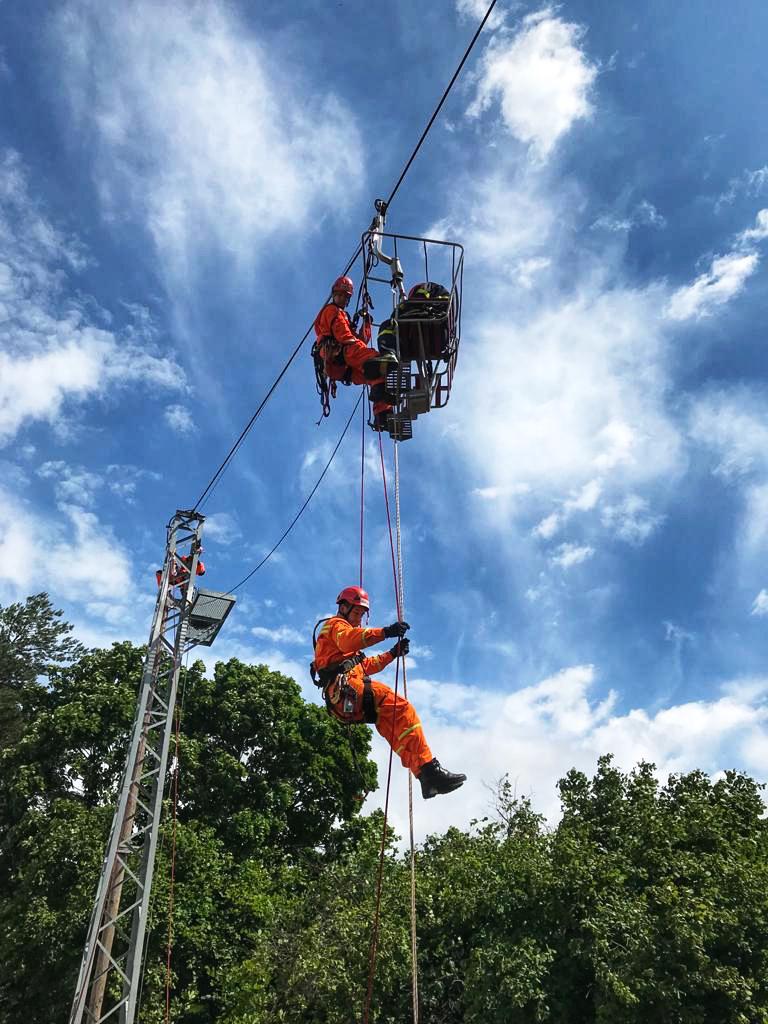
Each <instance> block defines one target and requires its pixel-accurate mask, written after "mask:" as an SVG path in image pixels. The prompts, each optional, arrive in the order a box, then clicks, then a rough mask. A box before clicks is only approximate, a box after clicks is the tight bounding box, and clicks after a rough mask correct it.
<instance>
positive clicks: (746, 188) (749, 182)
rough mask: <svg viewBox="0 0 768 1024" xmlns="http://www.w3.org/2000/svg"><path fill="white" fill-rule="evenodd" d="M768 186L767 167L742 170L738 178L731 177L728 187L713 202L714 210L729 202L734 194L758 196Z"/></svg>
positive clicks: (734, 197) (733, 197) (733, 198)
mask: <svg viewBox="0 0 768 1024" xmlns="http://www.w3.org/2000/svg"><path fill="white" fill-rule="evenodd" d="M766 188H768V167H758V168H757V169H756V170H754V171H744V173H743V174H742V175H740V176H739V177H738V178H731V181H730V182H729V185H728V188H727V189H726V191H725V192H723V194H722V195H721V196H719V198H718V199H717V202H716V203H715V210H716V211H717V210H719V209H720V208H721V207H722V206H724V205H726V204H731V203H733V201H734V200H735V199H736V196H738V195H740V194H743V195H747V196H752V197H754V196H758V195H760V193H761V192H763V191H765V189H766Z"/></svg>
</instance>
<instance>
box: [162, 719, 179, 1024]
mask: <svg viewBox="0 0 768 1024" xmlns="http://www.w3.org/2000/svg"><path fill="white" fill-rule="evenodd" d="M175 718H176V749H175V753H174V758H175V761H176V770H175V771H174V773H173V829H172V831H171V885H170V889H169V892H168V945H167V948H166V955H165V1024H170V1020H171V956H172V953H173V894H174V885H175V882H176V821H177V811H178V806H179V718H180V716H179V709H178V708H176V715H175Z"/></svg>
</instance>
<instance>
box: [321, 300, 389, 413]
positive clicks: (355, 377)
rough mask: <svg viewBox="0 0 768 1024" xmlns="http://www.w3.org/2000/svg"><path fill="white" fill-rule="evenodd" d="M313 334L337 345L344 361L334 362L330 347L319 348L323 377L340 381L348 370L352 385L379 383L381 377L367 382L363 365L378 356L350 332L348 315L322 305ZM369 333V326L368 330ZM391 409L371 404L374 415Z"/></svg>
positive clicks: (343, 310)
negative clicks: (331, 339) (323, 370)
mask: <svg viewBox="0 0 768 1024" xmlns="http://www.w3.org/2000/svg"><path fill="white" fill-rule="evenodd" d="M315 333H316V335H317V337H318V338H328V337H332V338H333V339H334V341H336V342H337V343H338V344H339V345H340V346H341V354H342V357H343V360H344V362H343V363H341V362H339V361H336V360H334V358H333V357H334V355H335V353H334V352H333V351H332V350H331V351H329V349H331V346H330V345H325V346H323V351H322V357H323V363H324V365H325V373H326V376H327V377H329V378H330V380H344V378H345V377H346V374H347V370H348V369H349V370H351V371H352V374H351V378H350V379H351V381H352V383H353V384H381V383H382V381H383V380H384V377H375V378H374V379H373V380H369V379H368V378H367V377H366V376H365V375H364V374H363V369H362V367H363V363H367V362H368V360H369V359H378V358H379V356H380V355H381V353H380V352H379V351H378V350H377V349H375V348H369V347H368V346H367V345H366V344H365V342H364V341H362V340H361V339H360V338H358V336H357V335H356V334H355V333H354V331H353V330H352V325H351V323H350V321H349V314H348V313H347V311H346V310H345V309H342V308H341V307H340V306H337V305H335V304H334V303H333V302H329V303H328V305H327V306H323V308H322V309H321V310H320V312H319V313H318V314H317V318H316V319H315ZM368 333H370V327H368ZM391 408H392V406H391V405H390V404H389V403H388V402H374V404H373V411H374V413H379V412H387V411H388V410H389V409H391Z"/></svg>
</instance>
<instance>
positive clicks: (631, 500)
mask: <svg viewBox="0 0 768 1024" xmlns="http://www.w3.org/2000/svg"><path fill="white" fill-rule="evenodd" d="M600 516H601V520H602V523H603V525H604V526H606V527H607V528H608V529H609V530H611V531H612V532H613V534H614V536H616V537H618V539H619V540H623V541H626V543H627V544H632V545H635V546H639V545H640V544H643V543H644V542H645V541H646V540H647V539H648V538H649V537H650V535H651V534H652V533H653V532H654V530H655V529H656V528H657V527H658V526H659V525H660V524H661V523H662V522H663V521H664V516H662V515H655V514H653V513H652V512H651V510H650V504H649V502H648V501H647V499H645V498H642V497H641V496H640V495H639V494H628V495H627V496H626V497H625V498H623V499H622V500H621V501H620V502H618V503H617V504H615V505H606V507H605V508H604V509H602V511H601V513H600Z"/></svg>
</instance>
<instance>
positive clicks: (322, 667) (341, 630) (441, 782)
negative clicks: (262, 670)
mask: <svg viewBox="0 0 768 1024" xmlns="http://www.w3.org/2000/svg"><path fill="white" fill-rule="evenodd" d="M336 603H337V605H338V607H339V610H338V614H337V615H333V616H331V617H330V618H328V619H321V620H320V622H318V624H317V626H315V636H314V637H313V641H314V644H315V660H314V662H313V663H312V678H313V680H314V681H315V683H316V685H318V686H321V687H322V690H323V697H324V699H325V703H326V707H327V708H328V710H329V711H330V713H331V714H332V715H334V716H335V717H336V718H338V719H339V721H341V722H344V723H349V722H370V723H371V724H373V725H375V726H376V729H377V731H378V732H379V733H380V734H381V735H382V736H383V737H384V739H385V740H387V742H388V743H389V744H390V746H391V747H392V749H393V750H394V752H395V753H396V754H398V755H399V757H400V760H401V761H402V763H403V767H405V768H409V769H410V770H411V771H412V772H413V774H414V775H415V776H416V777H417V778H418V780H419V782H420V783H421V793H422V796H423V797H424V799H425V800H429V799H430V798H431V797H433V796H437V795H438V794H441V793H451V792H453V790H454V789H458V788H459V786H461V785H462V783H463V782H465V781H466V778H467V777H466V775H458V774H455V773H453V772H449V771H446V770H445V768H443V767H442V766H441V764H440V762H439V761H438V760H437V758H435V757H433V756H432V751H431V750H430V749H429V746H428V744H427V741H426V739H425V738H424V732H423V730H422V727H421V722H420V721H419V716H418V715H417V714H416V709H415V708H414V707H413V705H412V704H411V703H409V701H407V700H406V699H405V697H401V696H400V695H399V694H397V695H396V694H395V692H394V691H393V690H392V689H390V687H389V686H386V685H385V684H384V683H380V682H379V681H378V680H377V679H371V678H370V675H371V674H373V673H374V672H379V671H381V669H383V668H385V667H386V666H387V665H389V664H390V663H391V662H393V661H394V660H395V658H399V657H405V655H406V654H407V653H408V649H409V646H410V641H409V640H408V638H407V637H406V635H405V634H406V633H407V631H408V630H409V629H410V626H409V625H408V623H407V622H393V623H392V625H391V626H384V627H383V628H370V627H365V628H363V627H362V626H361V625H360V623H361V622H362V619H363V615H366V614H367V613H368V611H369V608H370V602H369V599H368V594H367V593H366V592H365V591H364V590H363V589H362V588H361V587H346V588H345V589H344V590H342V591H341V593H340V594H339V596H338V597H337V598H336ZM318 627H320V629H319V631H318ZM388 637H397V643H396V644H395V646H394V647H393V648H392V649H391V650H389V651H384V652H383V653H382V654H376V655H373V657H370V658H368V657H365V656H364V655H363V654H362V653H361V652H362V650H363V649H364V648H366V647H370V646H372V645H373V644H378V643H381V641H382V640H386V639H387V638H388Z"/></svg>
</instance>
